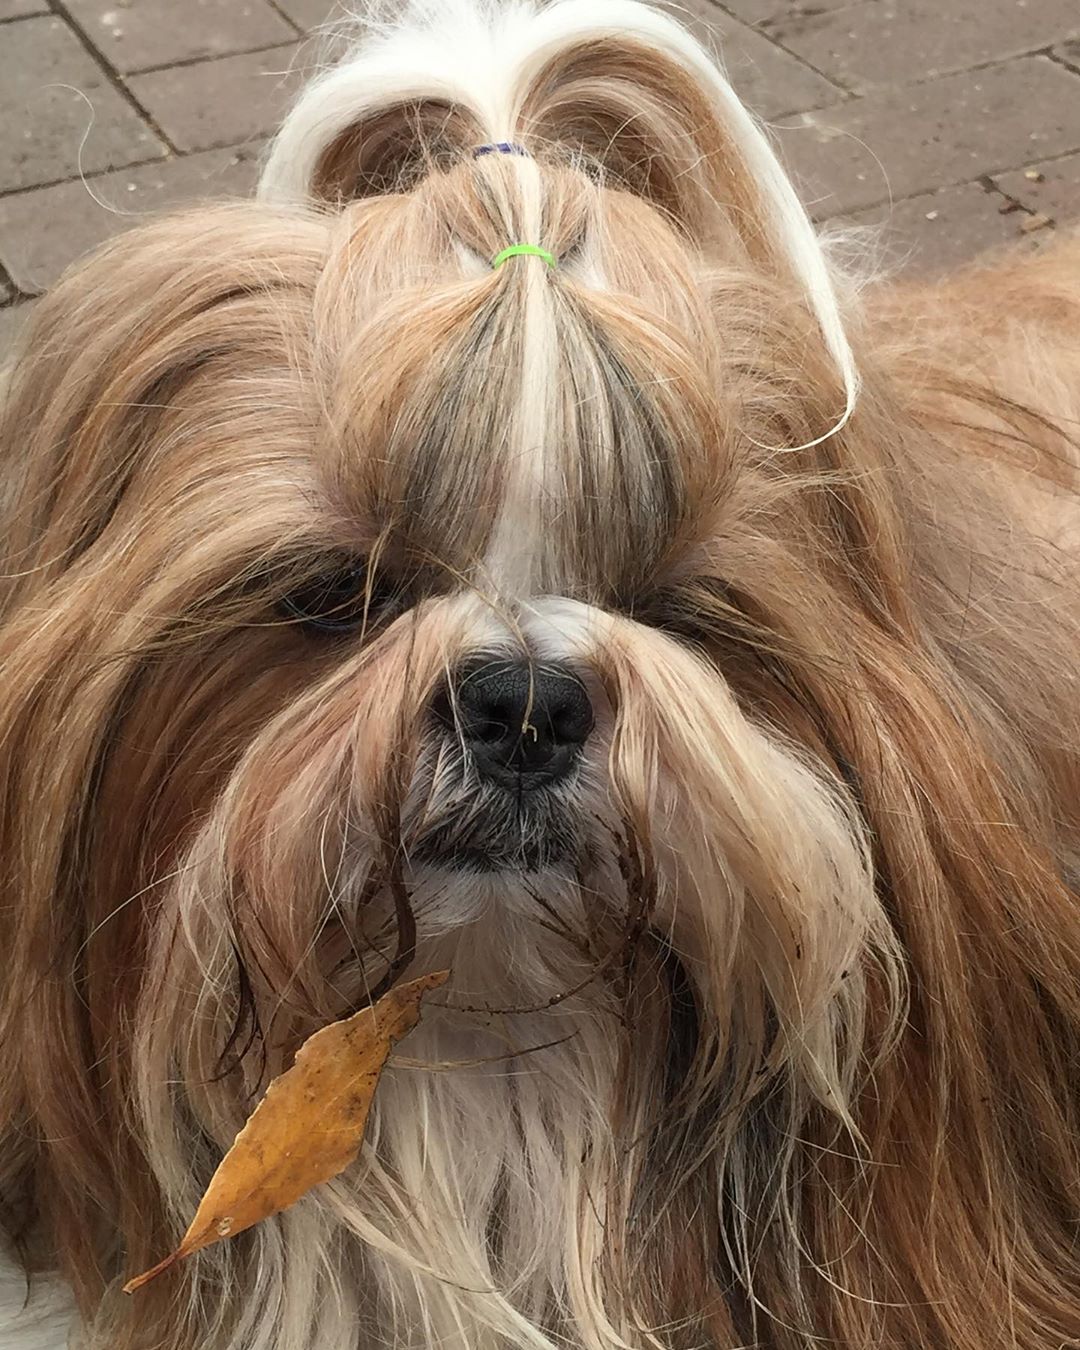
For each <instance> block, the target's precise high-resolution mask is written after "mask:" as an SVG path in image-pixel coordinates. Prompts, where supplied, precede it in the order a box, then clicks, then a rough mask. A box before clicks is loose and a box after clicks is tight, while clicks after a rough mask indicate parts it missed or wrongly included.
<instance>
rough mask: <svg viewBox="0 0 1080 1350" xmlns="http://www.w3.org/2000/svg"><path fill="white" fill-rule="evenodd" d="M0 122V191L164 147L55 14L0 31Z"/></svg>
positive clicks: (154, 152)
mask: <svg viewBox="0 0 1080 1350" xmlns="http://www.w3.org/2000/svg"><path fill="white" fill-rule="evenodd" d="M65 86H66V87H65ZM0 126H2V127H3V129H4V131H3V135H2V136H0V191H10V190H11V189H13V188H23V187H32V186H34V185H35V184H36V183H47V182H50V181H52V180H55V179H59V178H71V177H74V176H75V175H76V174H77V173H78V172H79V169H80V168H81V169H82V171H83V172H85V173H93V172H96V171H97V170H99V169H110V168H113V167H116V166H119V165H121V164H133V163H135V162H137V161H139V160H147V159H154V158H156V157H157V156H159V155H163V154H164V153H165V147H164V146H163V145H162V144H161V142H160V141H159V140H158V138H157V137H156V136H155V135H154V133H153V132H152V131H151V130H150V128H149V127H148V126H146V125H145V123H144V122H143V121H142V120H141V119H140V118H139V116H138V114H137V113H136V112H135V111H134V110H133V109H132V108H131V107H130V106H129V105H128V103H127V102H126V101H125V100H124V98H123V97H122V96H121V95H120V94H119V93H118V92H117V90H116V89H114V88H113V86H112V85H111V84H110V83H109V80H108V77H107V76H106V75H105V74H104V73H103V72H102V70H101V69H100V67H99V66H98V65H97V63H96V62H95V61H94V60H93V58H92V57H91V56H90V55H89V54H88V53H87V51H86V50H85V49H84V47H83V45H82V43H81V42H80V41H79V39H78V38H77V37H76V36H75V34H74V33H72V32H71V31H70V29H69V28H68V27H67V26H66V25H65V24H64V23H63V21H62V20H60V19H56V18H44V17H43V18H40V19H24V20H21V21H20V22H18V23H11V24H5V25H4V27H3V29H2V31H0Z"/></svg>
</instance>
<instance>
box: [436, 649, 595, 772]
mask: <svg viewBox="0 0 1080 1350" xmlns="http://www.w3.org/2000/svg"><path fill="white" fill-rule="evenodd" d="M453 704H454V711H455V712H456V726H457V728H458V731H459V734H460V735H461V736H462V738H463V740H464V742H465V744H466V745H467V746H468V748H469V750H470V751H471V753H472V757H473V760H474V762H475V764H476V768H477V771H478V772H479V773H480V774H481V776H482V777H484V778H487V779H489V780H491V781H494V782H497V783H500V784H501V785H502V786H504V787H512V788H515V789H520V788H522V787H524V788H534V787H541V786H543V785H544V784H548V783H554V782H556V781H557V780H558V779H560V778H562V777H564V776H565V775H566V774H567V773H569V771H570V770H571V769H572V768H573V766H574V763H575V761H576V759H577V757H578V752H579V751H580V749H581V747H582V746H583V745H584V744H585V741H586V740H587V739H588V736H589V733H590V732H591V731H592V729H593V712H592V705H591V704H590V702H589V695H588V694H587V693H586V691H585V686H584V685H583V684H582V683H581V681H580V680H579V679H578V677H577V676H576V675H574V674H573V673H572V672H571V671H569V670H565V669H562V668H560V667H558V666H551V665H545V666H539V665H532V664H530V663H528V662H526V661H487V662H484V663H483V664H473V665H472V666H470V667H467V668H466V669H464V670H462V671H461V673H460V674H459V676H458V679H457V681H456V683H455V689H454V699H453Z"/></svg>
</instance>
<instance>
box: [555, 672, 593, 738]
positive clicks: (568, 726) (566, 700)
mask: <svg viewBox="0 0 1080 1350" xmlns="http://www.w3.org/2000/svg"><path fill="white" fill-rule="evenodd" d="M592 729H593V713H592V705H591V704H590V703H589V696H588V694H586V692H585V690H584V689H583V688H581V687H580V686H578V687H577V688H575V689H573V691H572V692H571V693H569V694H567V695H565V696H564V697H563V700H562V702H561V703H560V704H559V706H558V707H556V708H553V709H552V712H551V730H552V734H553V735H554V737H555V739H556V740H557V741H559V742H561V743H563V744H565V745H584V743H585V742H586V741H587V740H588V738H589V734H590V732H591V731H592Z"/></svg>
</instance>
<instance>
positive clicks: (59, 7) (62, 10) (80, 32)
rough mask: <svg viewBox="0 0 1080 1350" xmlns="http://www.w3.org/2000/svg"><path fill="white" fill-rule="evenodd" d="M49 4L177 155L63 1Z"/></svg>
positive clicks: (161, 139)
mask: <svg viewBox="0 0 1080 1350" xmlns="http://www.w3.org/2000/svg"><path fill="white" fill-rule="evenodd" d="M51 2H52V4H53V5H54V7H55V9H56V13H57V14H58V15H59V17H60V18H61V19H63V20H64V22H65V23H66V24H67V26H68V28H69V29H70V30H71V32H72V33H74V34H75V36H76V37H77V38H78V40H79V42H80V43H82V45H83V47H84V48H85V49H86V51H88V52H89V53H90V56H91V57H92V58H93V60H94V62H95V64H96V65H97V66H98V67H99V69H100V70H101V71H102V73H103V74H104V75H105V78H106V79H107V80H108V81H109V83H110V84H111V85H112V87H113V88H114V89H115V90H116V91H117V93H118V94H119V95H120V97H121V98H122V99H123V100H124V102H125V103H126V104H127V105H128V107H130V108H131V109H132V110H133V111H134V112H135V113H136V114H137V115H138V117H139V118H141V120H142V121H143V122H144V123H145V124H146V126H148V127H149V128H150V130H151V131H152V132H153V133H154V135H155V136H156V137H157V138H158V140H159V141H160V142H161V143H162V145H164V146H165V148H166V149H167V150H169V151H171V152H172V153H173V154H174V155H175V154H176V153H177V148H176V146H175V145H173V143H172V141H171V140H170V139H169V137H168V136H166V135H165V132H164V131H163V130H162V128H161V126H159V124H158V122H157V120H156V119H155V118H154V117H152V116H151V115H150V113H149V112H148V111H147V110H146V109H145V108H144V107H143V106H142V104H141V103H140V102H139V100H138V99H137V98H136V97H135V95H134V94H133V93H132V91H131V90H130V89H129V88H128V87H127V85H126V84H125V83H124V80H123V77H122V76H121V75H120V72H119V71H118V70H116V69H115V68H114V67H113V66H112V65H111V64H110V63H109V61H108V59H107V58H106V56H105V53H104V52H103V51H102V50H101V49H100V47H97V46H95V45H94V41H93V39H92V38H91V36H90V34H89V33H88V32H87V31H86V30H85V29H84V28H83V27H82V25H81V24H80V23H78V22H77V21H76V19H75V18H74V17H73V16H72V14H71V13H70V11H69V10H68V8H67V6H66V5H65V4H64V3H63V0H51ZM158 158H160V156H158Z"/></svg>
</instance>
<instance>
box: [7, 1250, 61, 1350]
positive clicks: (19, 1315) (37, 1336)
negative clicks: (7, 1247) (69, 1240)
mask: <svg viewBox="0 0 1080 1350" xmlns="http://www.w3.org/2000/svg"><path fill="white" fill-rule="evenodd" d="M28 1295H29V1297H28ZM74 1328H75V1306H74V1301H73V1299H72V1297H71V1292H70V1290H69V1289H68V1288H67V1286H66V1285H65V1284H64V1282H63V1281H62V1280H58V1279H56V1278H55V1276H51V1275H35V1276H34V1277H33V1279H32V1281H31V1282H30V1283H29V1284H28V1283H27V1276H26V1275H25V1274H24V1272H23V1271H22V1269H21V1268H20V1267H19V1266H17V1265H16V1264H15V1263H14V1262H13V1261H12V1260H11V1258H10V1257H9V1256H8V1255H6V1254H5V1253H4V1252H3V1251H0V1350H67V1348H68V1346H69V1344H70V1343H71V1340H70V1338H71V1335H72V1332H73V1331H74Z"/></svg>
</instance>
